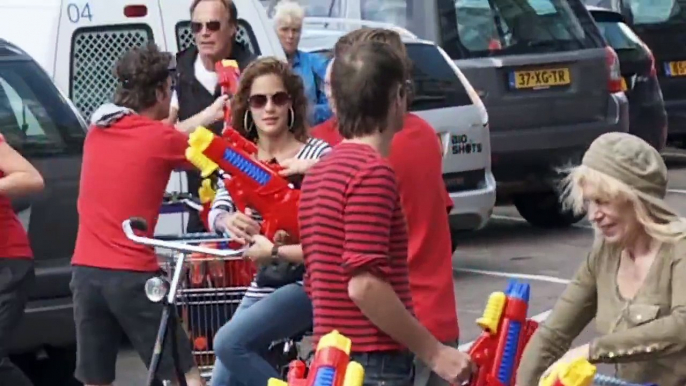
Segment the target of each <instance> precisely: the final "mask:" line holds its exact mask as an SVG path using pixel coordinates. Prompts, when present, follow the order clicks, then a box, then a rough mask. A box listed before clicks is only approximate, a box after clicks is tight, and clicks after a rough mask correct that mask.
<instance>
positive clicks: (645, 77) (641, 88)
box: [586, 6, 667, 151]
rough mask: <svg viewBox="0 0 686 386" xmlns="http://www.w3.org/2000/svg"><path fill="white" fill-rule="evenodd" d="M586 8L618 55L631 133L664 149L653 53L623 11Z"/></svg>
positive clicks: (662, 112) (664, 129) (664, 118)
mask: <svg viewBox="0 0 686 386" xmlns="http://www.w3.org/2000/svg"><path fill="white" fill-rule="evenodd" d="M586 8H587V9H588V10H589V12H590V13H591V16H593V19H594V20H595V22H596V24H597V25H598V28H599V29H600V31H601V32H602V33H603V36H604V37H605V40H606V41H607V43H608V45H609V46H610V47H612V49H614V50H615V52H616V53H617V56H618V57H619V67H620V69H621V72H622V89H623V90H624V93H625V94H626V96H627V98H628V99H629V132H630V133H631V134H634V135H636V136H638V137H640V138H642V139H644V140H645V141H646V142H648V143H650V144H651V145H652V146H653V147H654V148H656V149H657V150H659V151H662V149H663V148H664V147H665V143H666V141H667V112H666V111H665V103H664V101H663V99H662V90H661V89H660V82H659V81H658V79H657V71H656V70H655V58H654V57H653V54H652V52H651V51H650V49H649V48H648V46H647V45H646V44H645V43H644V42H643V41H642V40H641V39H640V38H639V37H638V36H636V34H635V33H634V32H633V31H632V30H631V28H630V27H629V26H628V25H627V24H626V21H625V18H624V17H623V16H622V14H621V13H619V12H615V11H612V10H609V9H606V8H599V7H593V6H587V7H586Z"/></svg>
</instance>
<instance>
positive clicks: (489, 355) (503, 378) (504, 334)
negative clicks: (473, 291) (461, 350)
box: [469, 280, 538, 386]
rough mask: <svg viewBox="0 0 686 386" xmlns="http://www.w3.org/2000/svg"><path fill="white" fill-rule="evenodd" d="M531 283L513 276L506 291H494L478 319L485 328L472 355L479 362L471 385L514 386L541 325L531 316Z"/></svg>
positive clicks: (475, 343)
mask: <svg viewBox="0 0 686 386" xmlns="http://www.w3.org/2000/svg"><path fill="white" fill-rule="evenodd" d="M528 308H529V284H526V283H519V282H517V281H515V280H511V281H510V282H509V283H508V285H507V290H506V291H505V292H494V293H492V294H491V296H490V297H489V299H488V303H487V304H486V309H485V310H484V314H483V316H482V317H481V318H479V319H478V320H477V321H476V323H477V324H478V325H479V326H480V327H481V328H482V329H483V330H484V332H483V333H482V334H481V336H480V337H479V338H478V339H477V340H476V342H474V344H473V345H472V347H471V349H470V350H469V355H470V356H471V357H472V360H473V361H474V363H475V364H476V365H477V366H478V368H479V371H478V373H477V375H476V377H474V378H472V380H471V381H470V383H469V385H470V386H513V385H514V383H515V373H516V370H517V367H518V366H519V360H520V359H521V357H522V353H523V352H524V347H525V346H526V344H527V343H528V342H529V339H530V338H531V335H533V333H534V332H535V331H536V328H538V323H537V322H536V321H534V320H530V319H527V317H526V316H527V312H528Z"/></svg>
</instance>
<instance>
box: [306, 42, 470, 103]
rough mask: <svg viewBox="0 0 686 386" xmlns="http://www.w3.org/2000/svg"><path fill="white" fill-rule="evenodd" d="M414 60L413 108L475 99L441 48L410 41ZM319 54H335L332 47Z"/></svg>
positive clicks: (411, 55)
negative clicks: (470, 95)
mask: <svg viewBox="0 0 686 386" xmlns="http://www.w3.org/2000/svg"><path fill="white" fill-rule="evenodd" d="M405 48H406V49H407V55H408V56H409V57H410V60H411V61H412V94H413V98H412V104H411V105H410V111H424V110H432V109H440V108H445V107H457V106H467V105H471V104H472V100H471V98H470V97H469V94H467V91H466V90H465V88H464V85H463V84H462V82H460V78H458V77H457V74H455V71H454V70H453V69H452V67H451V66H450V64H449V63H448V62H447V61H446V59H445V57H444V56H443V55H442V54H441V52H440V51H439V50H438V48H437V47H436V46H434V45H431V44H421V43H406V44H405ZM316 52H317V53H319V54H322V55H324V56H326V57H327V58H331V57H332V53H331V51H330V50H318V51H316Z"/></svg>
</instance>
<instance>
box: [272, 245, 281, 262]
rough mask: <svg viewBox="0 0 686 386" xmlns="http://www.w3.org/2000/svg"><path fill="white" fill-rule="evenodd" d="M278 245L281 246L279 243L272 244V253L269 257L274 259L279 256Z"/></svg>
mask: <svg viewBox="0 0 686 386" xmlns="http://www.w3.org/2000/svg"><path fill="white" fill-rule="evenodd" d="M280 246H281V245H279V244H274V246H273V247H272V254H271V255H270V257H271V258H272V259H273V260H276V259H278V258H279V247H280Z"/></svg>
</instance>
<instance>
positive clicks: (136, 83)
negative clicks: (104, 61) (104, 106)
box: [114, 43, 173, 111]
mask: <svg viewBox="0 0 686 386" xmlns="http://www.w3.org/2000/svg"><path fill="white" fill-rule="evenodd" d="M172 59H173V58H172V55H171V54H170V53H168V52H161V51H160V50H159V48H157V45H155V44H154V43H149V44H147V45H145V46H143V47H134V48H132V49H130V50H128V51H127V52H126V53H124V55H122V57H121V58H119V60H118V61H117V63H116V64H115V66H114V75H115V76H116V77H117V79H118V80H119V84H118V85H117V89H116V91H115V93H114V103H115V104H117V105H120V106H124V107H128V108H130V109H132V110H135V111H141V110H145V109H147V108H149V107H152V106H154V105H155V103H156V102H157V91H158V90H163V92H171V90H169V89H166V87H167V79H168V78H169V76H170V75H171V72H170V71H171V67H172Z"/></svg>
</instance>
